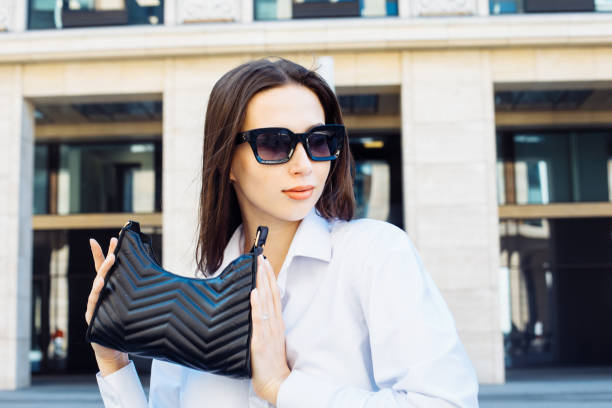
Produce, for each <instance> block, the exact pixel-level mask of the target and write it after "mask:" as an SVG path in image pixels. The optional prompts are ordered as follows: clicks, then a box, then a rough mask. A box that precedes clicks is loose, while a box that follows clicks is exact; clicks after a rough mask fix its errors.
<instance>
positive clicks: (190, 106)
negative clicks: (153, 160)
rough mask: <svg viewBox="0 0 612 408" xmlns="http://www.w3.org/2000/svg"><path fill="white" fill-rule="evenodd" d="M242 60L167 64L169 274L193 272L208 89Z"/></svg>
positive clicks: (165, 128)
mask: <svg viewBox="0 0 612 408" xmlns="http://www.w3.org/2000/svg"><path fill="white" fill-rule="evenodd" d="M244 58H249V55H245V56H244V57H242V58H236V57H220V56H213V57H203V58H177V59H168V60H167V61H166V70H165V71H166V79H165V84H164V97H163V109H164V112H163V114H164V126H163V131H164V134H163V142H162V143H163V175H162V185H163V193H162V194H163V197H162V203H163V204H162V205H163V243H162V244H163V254H164V256H163V262H164V267H165V268H167V269H168V270H170V271H172V272H174V273H177V274H181V275H185V276H191V277H193V276H194V274H195V272H196V265H195V248H196V243H197V232H198V230H197V225H198V206H199V200H200V189H201V174H202V147H203V143H204V118H205V115H206V106H207V104H208V97H209V94H210V91H211V90H212V87H213V86H214V84H215V82H216V81H217V79H218V78H220V77H221V75H223V73H225V72H227V71H229V70H230V69H231V68H233V67H235V66H237V65H239V64H240V63H241V62H242V59H244Z"/></svg>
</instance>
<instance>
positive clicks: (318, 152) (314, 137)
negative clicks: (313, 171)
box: [308, 130, 340, 157]
mask: <svg viewBox="0 0 612 408" xmlns="http://www.w3.org/2000/svg"><path fill="white" fill-rule="evenodd" d="M339 139H340V135H339V134H338V133H337V132H334V131H331V130H317V131H315V132H314V133H311V134H310V135H309V136H308V147H309V148H310V154H312V155H313V156H314V157H330V156H333V155H334V154H335V153H336V150H337V149H338V144H339Z"/></svg>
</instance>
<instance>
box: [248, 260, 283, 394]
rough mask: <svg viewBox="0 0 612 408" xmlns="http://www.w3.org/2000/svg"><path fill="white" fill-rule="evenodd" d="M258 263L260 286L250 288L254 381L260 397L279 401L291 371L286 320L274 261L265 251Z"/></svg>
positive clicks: (254, 386)
mask: <svg viewBox="0 0 612 408" xmlns="http://www.w3.org/2000/svg"><path fill="white" fill-rule="evenodd" d="M257 264H258V267H257V288H256V289H253V291H252V292H251V308H252V317H253V335H252V337H251V367H252V371H253V378H252V380H251V381H252V383H253V389H254V390H255V393H256V394H257V395H258V396H259V397H260V398H263V399H265V400H266V401H268V402H270V403H271V404H273V405H276V397H277V395H278V390H279V389H280V386H281V384H282V383H283V381H285V378H287V377H288V376H289V373H291V370H289V366H288V365H287V357H286V353H285V324H284V322H283V315H282V311H281V299H280V291H279V289H278V285H277V284H276V277H275V275H274V271H273V270H272V265H270V262H269V261H268V260H267V259H265V258H264V257H263V255H259V258H258V259H257Z"/></svg>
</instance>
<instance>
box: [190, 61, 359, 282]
mask: <svg viewBox="0 0 612 408" xmlns="http://www.w3.org/2000/svg"><path fill="white" fill-rule="evenodd" d="M290 83H295V84H299V85H302V86H305V87H307V88H309V89H310V90H311V91H313V92H314V93H315V94H316V95H317V97H318V98H319V101H320V102H321V105H322V106H323V110H324V112H325V123H337V124H343V123H344V122H343V120H342V113H341V111H340V105H339V103H338V100H337V99H336V95H335V94H334V92H333V91H332V90H331V89H330V88H329V86H328V85H327V83H326V82H325V80H323V79H322V78H321V77H320V76H319V74H317V73H316V72H315V71H313V70H309V69H307V68H304V67H303V66H301V65H299V64H296V63H294V62H292V61H289V60H287V59H284V58H278V59H276V60H275V61H271V60H269V59H266V58H262V59H258V60H254V61H249V62H247V63H244V64H242V65H240V66H238V67H236V68H234V69H232V70H231V71H229V72H227V73H226V74H224V75H223V76H222V77H221V78H220V79H219V80H218V81H217V83H216V84H215V86H214V87H213V89H212V91H211V93H210V97H209V99H208V107H207V109H206V119H205V122H204V151H203V155H202V191H201V193H200V206H199V225H198V228H199V233H198V244H197V248H196V262H197V265H198V268H199V270H200V271H202V272H203V273H204V274H207V273H208V272H213V271H215V270H217V269H218V268H219V267H220V266H221V262H222V260H223V251H224V249H225V246H226V245H227V243H228V242H229V239H230V237H231V234H232V233H233V232H234V230H235V229H236V228H237V227H238V225H240V223H241V222H242V215H241V213H240V208H239V207H238V200H237V198H236V193H235V192H234V189H233V187H232V186H231V183H230V180H229V173H230V165H231V158H232V153H233V151H234V147H235V141H236V134H237V133H238V132H240V130H241V128H242V125H243V124H244V119H245V115H246V108H247V104H248V103H249V101H250V100H251V98H252V97H253V96H254V95H255V94H256V93H258V92H260V91H263V90H265V89H269V88H273V87H277V86H282V85H286V84H290ZM348 145H349V143H348V136H347V138H346V140H344V148H343V149H342V151H341V153H340V157H338V159H336V160H334V161H332V163H331V169H330V173H329V176H328V177H327V181H326V183H325V188H324V189H323V193H322V195H321V198H320V199H319V201H318V202H317V204H316V205H315V208H316V209H317V211H318V212H319V214H321V216H323V217H325V218H327V219H333V218H339V219H343V220H347V221H348V220H350V219H351V218H352V217H353V213H354V211H355V197H354V195H353V157H352V155H351V152H350V150H349V146H348Z"/></svg>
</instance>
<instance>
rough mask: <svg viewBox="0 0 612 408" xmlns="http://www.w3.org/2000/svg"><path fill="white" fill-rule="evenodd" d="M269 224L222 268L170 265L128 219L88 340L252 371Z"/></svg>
mask: <svg viewBox="0 0 612 408" xmlns="http://www.w3.org/2000/svg"><path fill="white" fill-rule="evenodd" d="M267 235H268V228H267V227H259V228H258V229H257V238H256V240H255V245H254V246H253V248H252V249H251V251H250V252H249V253H247V254H243V255H240V256H239V257H238V258H236V259H235V260H233V261H232V262H231V263H230V264H229V265H228V266H227V267H226V268H225V269H224V270H223V271H222V272H221V273H220V274H219V275H218V276H216V277H214V278H208V279H200V278H195V277H194V278H188V277H183V276H179V275H175V274H173V273H172V272H168V271H166V270H164V269H163V268H162V267H161V266H160V265H159V261H158V260H157V258H156V256H155V254H154V251H153V249H152V246H151V238H150V237H149V236H148V235H146V234H144V233H142V232H141V231H140V225H139V224H138V222H136V221H129V222H128V223H127V224H126V225H125V226H124V227H123V228H122V229H121V232H120V233H119V240H118V243H117V247H116V248H115V263H114V264H113V266H112V267H111V269H110V270H109V271H108V273H107V274H106V277H105V282H104V288H103V289H102V291H101V292H100V297H99V298H98V303H97V304H96V307H95V309H94V312H93V316H92V318H91V321H90V324H89V327H88V328H87V332H86V334H85V338H86V340H87V341H88V342H93V343H98V344H101V345H103V346H106V347H109V348H111V349H114V350H119V351H123V352H126V353H130V354H133V355H137V356H142V357H149V358H155V359H159V360H164V361H169V362H173V363H177V364H181V365H184V366H187V367H191V368H195V369H198V370H203V371H207V372H211V373H214V374H220V375H225V376H229V377H234V378H250V377H251V358H250V340H251V332H252V321H251V303H250V294H251V290H252V289H254V288H255V275H256V272H257V256H258V255H259V254H261V253H262V251H263V246H264V244H265V242H266V237H267Z"/></svg>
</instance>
